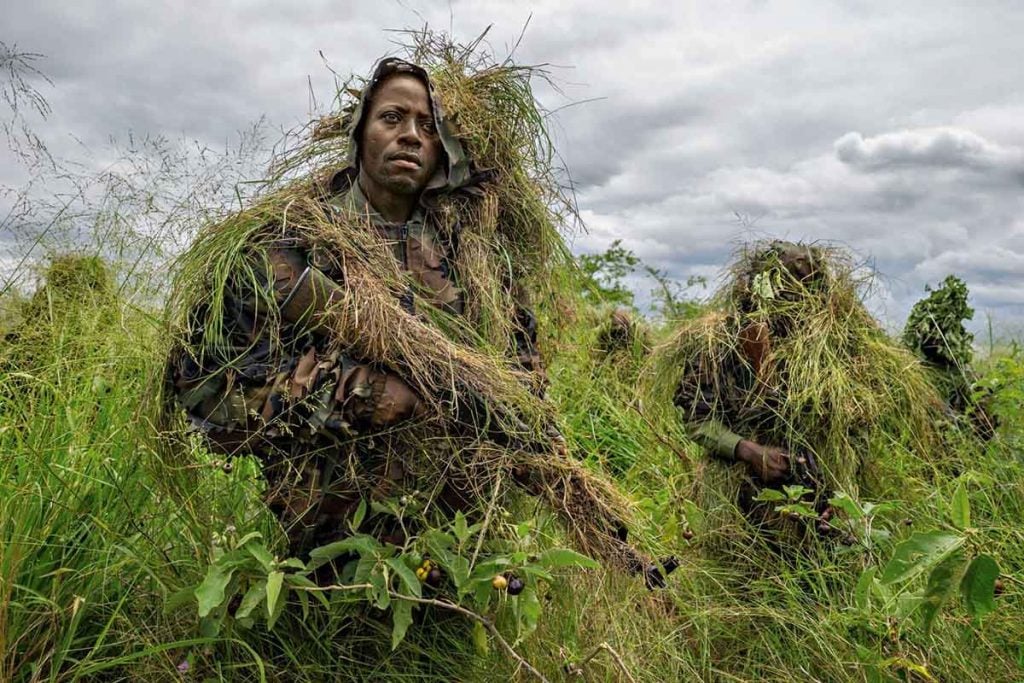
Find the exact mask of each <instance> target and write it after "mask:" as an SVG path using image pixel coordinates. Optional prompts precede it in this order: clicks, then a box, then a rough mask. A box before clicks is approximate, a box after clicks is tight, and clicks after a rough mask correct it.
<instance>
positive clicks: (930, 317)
mask: <svg viewBox="0 0 1024 683" xmlns="http://www.w3.org/2000/svg"><path fill="white" fill-rule="evenodd" d="M925 291H926V292H929V294H928V296H926V297H925V298H923V299H921V300H920V301H918V302H917V303H915V304H914V307H913V308H912V309H911V310H910V316H909V317H908V318H907V324H906V326H905V327H904V329H903V343H904V344H906V346H907V348H909V349H911V350H912V351H914V352H915V353H917V354H918V355H920V356H921V357H922V358H923V359H924V360H926V361H928V362H929V363H933V364H935V365H938V366H940V367H950V368H958V369H960V370H961V371H963V370H965V369H966V368H969V367H970V365H971V360H972V359H973V357H974V348H973V344H974V335H973V334H971V333H970V332H968V331H967V328H966V327H964V322H965V321H967V320H970V319H971V318H973V317H974V309H973V308H971V307H970V306H969V305H968V304H967V296H968V291H967V284H966V283H965V282H964V281H963V280H961V279H960V278H958V277H956V276H955V275H949V276H947V277H946V279H945V280H943V281H942V284H941V285H940V286H939V287H937V288H936V289H934V290H933V289H932V288H931V286H926V287H925Z"/></svg>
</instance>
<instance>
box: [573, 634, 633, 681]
mask: <svg viewBox="0 0 1024 683" xmlns="http://www.w3.org/2000/svg"><path fill="white" fill-rule="evenodd" d="M601 650H604V651H605V652H607V653H608V654H610V655H611V656H612V659H614V660H615V663H616V664H617V665H618V666H619V670H620V671H622V675H623V676H625V677H626V680H628V681H629V682H630V683H636V679H635V678H633V675H632V674H631V673H629V669H627V668H626V664H625V662H623V661H622V657H620V656H619V653H618V652H616V651H615V648H613V647H612V646H611V645H609V644H608V643H600V644H599V645H598V646H597V647H595V648H594V651H593V652H591V653H590V654H589V655H587V656H586V657H584V658H583V659H582V660H580V663H579V664H577V665H576V666H577V667H583V666H584V665H585V664H586V663H587V662H589V661H590V660H591V659H593V658H594V657H596V656H597V653H598V652H600V651H601Z"/></svg>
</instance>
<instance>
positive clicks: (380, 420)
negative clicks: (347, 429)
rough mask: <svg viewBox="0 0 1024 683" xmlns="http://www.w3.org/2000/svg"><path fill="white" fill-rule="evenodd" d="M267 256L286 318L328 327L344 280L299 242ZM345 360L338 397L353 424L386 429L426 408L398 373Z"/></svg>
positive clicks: (312, 327)
mask: <svg viewBox="0 0 1024 683" xmlns="http://www.w3.org/2000/svg"><path fill="white" fill-rule="evenodd" d="M267 260H268V262H269V264H270V268H271V271H272V285H273V289H274V298H275V299H276V300H277V303H278V311H279V313H280V316H281V321H282V322H283V323H287V324H290V325H294V326H296V327H298V328H299V329H302V330H305V331H308V332H314V333H317V332H323V331H325V330H326V329H327V328H328V326H329V320H328V318H327V315H328V311H329V309H330V308H331V306H333V305H334V304H336V302H338V301H340V300H341V299H342V298H343V297H344V284H343V283H339V282H336V281H335V280H333V279H331V278H330V277H328V276H327V275H325V274H324V273H323V272H322V271H321V270H319V269H318V268H316V267H315V266H313V265H311V264H310V263H309V260H308V258H307V256H306V254H305V253H304V252H303V251H302V250H301V249H299V248H296V247H289V246H272V247H271V248H269V249H268V250H267ZM343 365H344V367H343V370H342V373H341V376H340V378H339V386H338V387H337V389H336V392H335V400H336V401H338V402H340V403H342V404H344V405H345V410H346V414H347V415H348V416H349V419H350V421H351V422H352V423H353V424H357V425H364V426H366V425H368V426H370V427H372V428H375V429H382V428H386V427H389V426H392V425H395V424H397V423H399V422H402V421H405V420H407V419H409V418H411V417H415V416H417V415H420V414H421V413H422V412H423V403H422V401H421V399H420V397H419V396H418V395H417V393H416V392H415V391H414V390H413V389H412V387H410V386H409V384H408V383H407V382H406V381H405V380H404V379H402V378H401V377H400V376H398V375H396V374H395V373H393V372H388V371H385V370H382V369H380V368H378V367H375V366H374V365H373V364H371V363H367V362H364V361H360V360H357V359H347V360H346V362H345V363H344V364H343Z"/></svg>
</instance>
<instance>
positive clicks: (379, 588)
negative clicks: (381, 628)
mask: <svg viewBox="0 0 1024 683" xmlns="http://www.w3.org/2000/svg"><path fill="white" fill-rule="evenodd" d="M368 578H369V581H370V585H371V586H373V588H372V589H371V590H370V593H371V595H372V599H373V606H374V607H376V608H377V609H387V608H388V607H389V606H390V605H391V594H390V593H389V592H388V580H387V577H386V576H384V570H383V568H381V567H374V571H372V572H370V576H369V577H368Z"/></svg>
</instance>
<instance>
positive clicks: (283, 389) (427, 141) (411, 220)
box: [168, 59, 542, 553]
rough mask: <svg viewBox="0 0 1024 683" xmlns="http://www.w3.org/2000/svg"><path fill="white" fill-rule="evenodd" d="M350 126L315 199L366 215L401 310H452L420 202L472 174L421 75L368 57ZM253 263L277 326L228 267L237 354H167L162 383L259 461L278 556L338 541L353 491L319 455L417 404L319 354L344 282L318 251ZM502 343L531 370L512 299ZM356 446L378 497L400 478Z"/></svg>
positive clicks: (411, 413)
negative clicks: (263, 267)
mask: <svg viewBox="0 0 1024 683" xmlns="http://www.w3.org/2000/svg"><path fill="white" fill-rule="evenodd" d="M350 131H351V144H350V159H349V162H350V165H349V166H348V167H347V168H345V169H343V170H341V171H339V172H338V173H336V174H335V175H333V177H331V178H330V180H329V182H328V188H327V191H326V192H325V196H324V201H325V202H326V203H327V204H329V205H330V207H331V208H332V210H334V211H337V212H339V213H346V212H347V213H348V214H349V215H352V214H355V215H361V216H362V217H364V218H366V219H367V220H366V221H365V222H367V223H368V224H369V225H371V226H372V228H373V229H374V230H376V231H377V232H378V234H379V236H380V237H381V239H383V240H385V242H386V243H387V244H388V245H389V247H390V250H391V252H392V254H393V256H394V258H395V259H396V261H397V262H398V263H399V264H401V267H402V269H403V270H404V271H405V272H406V273H407V275H408V277H409V279H410V280H411V286H410V288H409V290H408V291H407V292H406V293H405V294H404V295H403V296H402V299H401V301H402V305H403V306H404V307H405V308H406V310H408V311H410V312H411V311H412V310H413V309H414V307H415V306H416V301H417V298H423V297H425V298H427V299H428V300H429V302H430V303H431V304H432V305H434V306H436V307H438V308H440V309H442V310H444V311H447V312H448V313H451V314H452V315H461V314H462V312H463V308H464V300H463V293H462V291H461V290H460V288H459V287H458V286H457V285H456V281H455V278H454V274H453V272H452V265H451V264H452V262H453V261H454V258H453V253H452V252H453V249H454V245H452V244H447V243H445V242H444V241H443V240H442V239H441V237H440V236H439V233H438V231H437V230H436V229H435V228H434V227H432V222H431V213H430V212H431V206H432V202H431V199H432V198H433V197H434V196H436V195H438V194H440V193H442V192H443V193H449V194H450V193H457V192H466V193H473V191H474V186H475V185H476V184H478V183H479V182H480V177H479V176H477V175H474V174H473V173H472V172H471V169H470V164H469V162H468V159H467V158H466V155H465V154H464V152H463V149H462V147H461V145H460V143H459V141H458V140H457V139H456V138H455V136H454V135H453V133H452V132H451V130H450V129H449V127H448V126H447V125H446V122H445V120H444V118H443V116H442V112H441V111H440V109H439V107H438V104H437V100H436V98H435V97H434V96H433V92H432V89H431V84H430V80H429V78H428V76H427V73H426V72H425V71H424V70H423V69H422V68H420V67H418V66H416V65H413V64H410V63H408V62H405V61H402V60H399V59H385V60H383V61H381V62H380V63H379V64H378V65H377V67H376V69H375V71H374V73H373V76H372V78H371V80H370V81H369V82H368V83H367V85H366V87H365V89H364V90H363V95H362V98H361V101H360V103H359V105H358V107H357V108H356V110H355V112H354V114H353V120H352V121H351V124H350ZM267 259H268V261H269V271H261V272H257V273H256V275H255V278H256V280H257V285H256V286H259V287H272V289H273V292H274V298H275V300H276V303H277V307H278V310H279V314H280V325H279V327H278V328H274V329H268V326H267V325H266V320H265V318H266V314H265V312H263V313H262V314H261V311H260V310H258V309H259V304H258V298H257V297H256V296H254V295H253V284H252V282H251V280H252V277H249V281H248V282H247V278H246V277H243V276H242V275H241V274H239V276H238V277H237V278H236V281H235V282H234V285H233V286H229V288H228V291H227V292H226V293H225V297H224V299H225V303H224V309H225V323H224V326H225V327H226V328H228V329H227V332H228V335H229V336H230V338H231V340H232V344H233V345H234V348H235V349H236V350H237V353H236V354H234V355H233V357H232V358H231V360H230V361H226V360H224V359H223V358H220V359H218V358H210V357H209V355H206V356H203V357H200V356H199V354H197V353H195V352H194V351H192V350H190V349H188V348H179V349H178V350H177V351H175V352H174V353H173V354H172V357H171V362H170V364H169V373H168V374H169V378H168V380H169V385H170V387H171V390H172V393H173V395H174V397H175V399H176V401H177V403H178V405H179V406H180V407H181V408H184V410H185V411H186V413H187V415H188V416H189V418H190V419H191V421H192V423H193V424H194V425H195V426H196V427H198V428H199V429H200V430H201V431H202V432H204V433H205V434H206V435H207V436H208V438H209V440H210V441H211V443H212V444H214V446H215V447H216V448H217V449H218V450H220V451H222V452H224V453H226V454H239V453H246V454H248V453H251V454H255V455H258V456H260V457H261V459H262V460H263V464H264V473H265V475H266V477H267V480H268V482H269V484H270V491H269V493H268V496H267V503H268V505H269V506H270V508H271V509H272V510H273V511H274V512H275V514H276V515H277V516H278V517H279V519H280V520H281V522H282V524H283V526H284V528H285V530H286V532H287V534H288V537H289V539H290V542H291V546H292V551H293V552H295V553H302V552H305V551H308V550H309V549H310V548H311V547H314V546H317V545H322V544H324V543H327V542H330V541H333V540H337V538H338V537H339V536H343V535H344V533H345V532H344V529H345V528H346V525H345V521H346V520H347V518H348V517H349V515H350V513H351V512H352V511H353V510H354V507H355V505H356V504H358V501H359V500H360V498H361V496H362V493H361V492H360V491H359V490H357V489H356V488H355V487H354V485H353V483H352V482H351V481H350V480H349V479H350V478H349V477H347V476H345V474H346V473H345V472H344V470H345V465H344V464H343V462H341V461H340V459H339V458H337V457H334V455H332V453H333V451H332V449H333V448H335V447H336V446H337V444H338V443H341V442H343V441H347V442H352V441H354V440H355V439H353V438H352V437H356V436H367V435H371V436H372V435H381V436H380V438H381V439H386V438H387V431H388V430H389V429H391V428H393V427H395V426H396V425H400V424H401V423H403V422H406V421H409V420H410V419H411V418H414V417H416V416H418V415H420V414H422V413H423V412H424V407H423V404H422V401H421V399H420V397H419V396H418V395H417V393H416V392H415V391H414V390H413V389H412V388H411V387H410V385H409V384H408V383H407V382H406V381H405V380H404V379H403V378H402V377H401V376H399V375H397V374H395V373H393V372H391V371H389V370H388V369H386V368H385V367H383V366H381V365H379V364H376V363H374V362H372V361H368V360H365V359H360V358H354V357H350V356H348V355H346V354H345V353H340V352H338V351H336V350H335V351H331V350H330V346H331V345H330V344H329V340H328V339H327V335H326V332H325V330H326V329H327V328H328V327H329V324H328V322H329V321H328V320H327V319H326V318H327V317H328V316H330V315H331V308H332V304H333V303H335V302H336V301H339V300H340V299H341V298H342V297H343V293H344V287H345V285H344V284H343V283H344V281H345V277H344V273H343V272H342V271H341V270H340V268H338V266H337V262H336V260H335V259H332V258H329V256H328V255H326V254H324V253H323V247H322V246H319V245H316V244H308V243H305V242H304V241H303V240H301V239H299V238H296V237H293V236H290V235H288V234H283V235H281V237H280V239H279V240H278V241H277V243H276V244H274V245H273V247H272V248H270V249H269V250H268V251H267ZM414 292H415V294H414ZM201 332H202V330H201V329H200V333H201ZM514 339H515V345H516V349H515V351H516V353H517V356H518V361H519V363H520V364H521V365H522V366H523V367H524V368H526V369H528V370H532V371H534V372H535V373H542V369H541V366H540V359H539V356H538V354H537V351H536V345H535V342H536V325H535V322H534V319H533V316H532V314H531V313H530V312H529V310H528V309H527V308H526V307H525V306H523V307H521V308H520V309H519V310H518V311H517V314H516V320H515V325H514ZM201 343H202V341H201V339H195V340H193V343H192V344H191V345H192V346H193V347H199V346H201ZM228 365H230V367H225V366H228ZM538 384H541V383H540V382H539V383H538ZM364 441H365V440H364ZM359 447H360V448H361V449H363V452H362V455H361V463H360V464H361V467H362V468H364V469H365V470H366V471H370V472H372V473H373V474H374V476H373V477H372V479H373V481H374V482H375V489H374V490H373V491H372V492H371V496H378V497H379V496H381V495H386V494H387V489H388V486H389V482H392V481H395V480H397V479H399V478H401V476H402V471H401V470H402V463H401V462H400V461H399V460H398V459H395V458H384V457H381V456H380V455H379V454H377V453H374V452H373V448H372V447H369V446H367V447H365V448H364V447H363V445H362V444H360V446H359ZM378 450H380V449H378Z"/></svg>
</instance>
